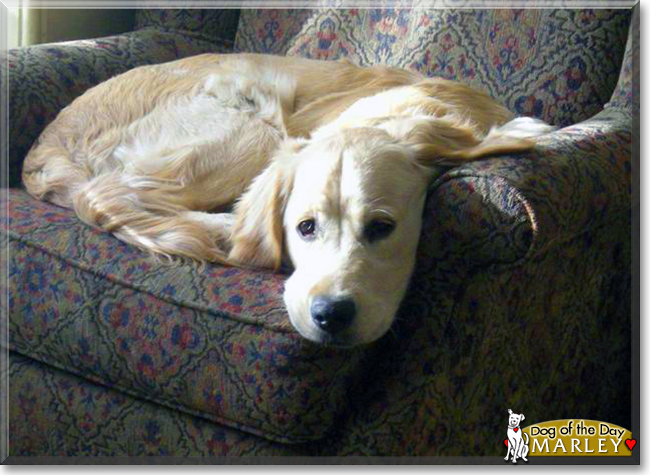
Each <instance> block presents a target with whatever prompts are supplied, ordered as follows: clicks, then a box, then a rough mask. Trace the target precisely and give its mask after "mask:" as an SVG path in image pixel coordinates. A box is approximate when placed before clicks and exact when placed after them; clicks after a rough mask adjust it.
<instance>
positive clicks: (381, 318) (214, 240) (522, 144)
mask: <svg viewBox="0 0 650 475" xmlns="http://www.w3.org/2000/svg"><path fill="white" fill-rule="evenodd" d="M550 130H552V129H551V128H550V127H549V126H547V125H546V124H544V123H543V122H540V121H536V120H533V119H526V118H518V119H515V118H514V115H513V114H512V113H511V112H510V111H508V110H507V109H506V108H504V107H502V106H501V105H499V104H498V103H497V102H495V101H494V100H493V99H491V98H490V97H489V96H487V95H485V94H483V93H481V92H478V91H475V90H473V89H471V88H470V87H468V86H466V85H463V84H460V83H457V82H453V81H448V80H444V79H433V78H426V77H424V76H422V75H420V74H419V73H417V72H414V71H407V70H402V69H398V68H389V67H380V66H378V67H360V66H357V65H354V64H352V63H351V62H349V61H345V60H344V61H317V60H310V59H302V58H289V57H279V56H271V55H256V54H230V55H216V54H206V55H199V56H194V57H190V58H185V59H181V60H177V61H173V62H170V63H165V64H160V65H151V66H142V67H139V68H135V69H133V70H131V71H128V72H126V73H124V74H122V75H119V76H116V77H114V78H112V79H110V80H108V81H106V82H104V83H102V84H100V85H98V86H96V87H94V88H92V89H90V90H88V91H87V92H86V93H84V94H83V95H82V96H80V97H79V98H77V99H76V100H75V101H73V102H72V104H70V105H69V106H68V107H66V108H65V109H63V110H62V111H61V112H60V113H59V115H58V117H57V118H56V119H55V120H54V121H53V122H52V123H51V124H50V125H48V127H47V128H46V129H45V131H44V132H43V133H42V135H41V136H40V138H39V139H38V141H37V142H36V143H35V144H34V146H33V147H32V149H31V150H30V152H29V154H28V155H27V157H26V159H25V162H24V166H23V183H24V184H25V186H26V189H27V191H28V192H29V193H30V194H32V195H33V196H35V197H36V198H39V199H42V200H47V201H50V202H52V203H54V204H57V205H59V206H64V207H68V208H73V209H74V210H75V211H76V213H77V215H78V216H79V218H80V219H81V220H83V221H85V222H86V223H88V224H90V225H92V226H95V227H97V228H100V229H102V230H104V231H107V232H110V233H112V234H113V235H115V236H116V237H117V238H119V239H121V240H123V241H125V242H127V243H130V244H133V245H135V246H138V247H140V248H142V249H144V250H147V251H149V252H152V253H154V254H156V255H160V256H166V257H170V258H175V257H178V256H180V257H185V258H190V259H194V260H197V261H203V262H205V261H211V262H216V263H220V264H224V265H232V266H245V267H254V268H264V269H271V270H278V269H280V268H281V267H283V266H284V267H289V268H290V269H293V273H292V275H291V276H290V277H289V278H288V280H287V282H286V286H285V293H284V301H285V303H286V307H287V310H288V314H289V317H290V321H291V323H292V324H293V326H294V327H295V328H296V330H297V331H298V332H299V333H300V334H301V335H302V336H304V337H305V338H307V339H309V340H312V341H314V342H318V343H321V344H328V345H333V346H341V347H350V346H355V345H358V344H363V343H369V342H372V341H374V340H376V339H378V338H379V337H381V336H382V335H383V334H385V333H386V332H387V330H388V329H389V327H390V326H391V323H392V321H393V319H394V316H395V314H396V312H397V309H398V306H399V304H400V302H401V300H402V299H403V297H404V294H405V292H406V288H407V284H408V281H409V278H410V276H411V273H412V271H413V268H414V264H415V254H416V247H417V244H418V239H419V234H420V226H421V219H422V212H423V205H424V200H425V195H426V191H427V186H428V185H429V183H430V182H431V181H432V180H433V178H434V177H436V176H438V175H440V174H441V173H442V172H443V171H444V170H446V169H448V168H449V167H451V166H455V165H457V164H460V163H463V162H465V161H469V160H476V159H479V158H481V157H485V156H492V155H496V154H503V153H511V152H513V153H514V152H521V151H524V150H528V149H530V148H532V147H533V145H534V142H532V141H531V140H530V137H534V136H536V135H540V134H543V133H547V132H549V131H550ZM233 203H234V205H233Z"/></svg>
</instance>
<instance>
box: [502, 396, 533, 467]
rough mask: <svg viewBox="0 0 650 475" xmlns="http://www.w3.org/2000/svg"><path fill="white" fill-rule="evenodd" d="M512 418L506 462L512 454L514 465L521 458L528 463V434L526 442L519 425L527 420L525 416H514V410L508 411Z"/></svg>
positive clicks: (509, 418) (509, 426) (510, 419)
mask: <svg viewBox="0 0 650 475" xmlns="http://www.w3.org/2000/svg"><path fill="white" fill-rule="evenodd" d="M508 413H509V414H510V416H509V417H508V451H507V452H506V458H505V460H506V461H508V457H509V456H510V454H512V463H517V458H518V457H520V458H521V459H522V460H523V461H524V462H528V459H527V458H526V456H527V455H528V442H529V440H530V439H529V438H528V434H525V436H526V442H524V437H523V435H522V432H521V428H520V427H519V424H520V423H521V421H523V420H524V419H525V417H524V415H523V414H514V413H513V412H512V409H508Z"/></svg>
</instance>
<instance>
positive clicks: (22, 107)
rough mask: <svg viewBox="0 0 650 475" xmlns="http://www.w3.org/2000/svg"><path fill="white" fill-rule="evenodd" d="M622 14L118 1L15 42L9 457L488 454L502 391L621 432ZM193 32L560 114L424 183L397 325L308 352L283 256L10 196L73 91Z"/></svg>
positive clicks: (161, 53)
mask: <svg viewBox="0 0 650 475" xmlns="http://www.w3.org/2000/svg"><path fill="white" fill-rule="evenodd" d="M631 16H632V15H631V11H629V10H591V11H586V10H517V11H510V10H495V11H489V10H480V11H471V10H459V11H453V10H417V11H410V10H408V9H403V10H400V9H387V10H282V11H278V10H242V11H241V12H238V11H235V10H224V11H219V10H209V11H202V10H194V11H138V12H137V13H136V17H137V25H138V29H137V30H136V31H134V32H132V33H127V34H125V35H120V36H119V37H114V38H108V39H101V40H87V41H82V42H71V43H65V44H57V45H42V46H35V47H31V48H26V49H22V50H15V51H11V52H9V61H8V68H9V88H10V104H9V110H10V132H9V134H10V135H9V140H10V175H11V180H10V186H11V189H10V190H9V192H8V200H7V201H6V202H5V203H3V208H2V209H3V210H6V212H5V211H3V215H2V217H1V218H2V221H3V224H4V225H5V227H6V229H5V232H4V234H5V237H4V239H5V242H7V243H8V246H9V263H8V268H9V274H8V284H7V285H8V292H9V293H8V295H9V301H8V307H9V315H10V321H9V327H10V347H11V368H10V373H11V374H10V414H9V415H10V420H11V422H10V423H11V432H10V455H11V456H12V457H16V458H15V460H20V457H25V456H35V455H39V456H56V455H67V456H102V455H103V456H145V455H146V456H151V455H158V456H160V455H164V456H177V457H188V456H201V457H207V456H219V457H241V456H253V455H254V456H264V455H275V456H278V455H279V456H300V455H303V456H304V455H308V456H352V455H362V456H406V455H409V456H467V455H499V454H502V452H503V446H502V441H501V440H502V439H501V437H502V434H503V433H504V424H505V420H506V414H507V409H508V408H509V407H512V408H513V409H516V410H517V411H520V412H524V413H525V414H526V419H527V420H530V421H531V422H535V421H545V420H552V419H561V418H576V417H583V418H589V419H597V420H603V421H608V422H611V423H614V424H618V425H621V426H623V427H627V428H631V424H632V414H631V404H632V403H631V372H630V361H631V341H632V336H631V327H632V321H631V200H630V187H631V155H632V147H633V130H634V129H633V117H634V113H635V107H637V105H636V104H638V97H637V96H635V94H636V93H635V89H634V87H633V86H634V85H635V84H638V82H637V83H635V82H634V81H633V68H632V65H633V62H634V61H635V59H634V58H635V54H636V53H637V52H638V41H636V40H635V38H634V35H633V33H634V32H635V31H637V32H638V27H637V28H636V29H635V28H629V24H630V18H631ZM628 31H629V33H628ZM626 41H627V43H626ZM626 44H627V47H626V46H625V45H626ZM207 51H212V52H227V51H256V52H265V53H274V54H293V55H305V56H310V57H319V58H326V59H333V58H337V57H340V56H350V57H351V58H353V59H354V60H356V61H358V62H360V63H362V64H371V63H376V62H382V63H388V64H393V65H398V66H403V67H413V68H416V69H419V70H421V71H423V72H425V73H427V74H431V75H442V76H445V77H448V78H452V79H460V80H464V81H466V82H469V83H470V84H472V85H474V86H475V87H479V88H482V89H484V90H487V91H488V92H490V93H492V94H493V95H494V96H495V97H497V98H498V99H500V100H502V101H503V102H504V103H505V104H507V105H508V106H509V107H511V108H512V109H513V110H515V111H517V112H518V113H520V114H527V115H535V116H537V117H540V118H543V119H545V120H547V121H548V122H550V123H553V124H555V125H557V126H559V130H557V131H556V132H554V133H552V134H549V135H548V136H545V137H543V138H542V139H540V140H539V147H538V148H537V149H536V150H535V151H533V152H530V153H528V154H525V155H523V156H516V157H515V156H513V157H500V158H495V159H489V160H484V161H480V162H476V163H470V164H466V165H463V166H461V167H459V168H456V169H453V170H451V171H449V172H447V173H445V174H443V175H441V176H440V177H438V178H437V179H436V181H435V182H434V183H433V185H432V187H431V191H430V193H429V197H428V200H427V206H426V210H425V218H424V228H423V232H422V237H421V243H420V249H419V251H418V252H419V255H418V264H417V268H416V272H415V275H414V276H413V279H412V282H411V286H410V290H409V292H408V294H407V297H406V299H405V301H404V303H403V305H402V307H401V310H400V313H399V315H398V320H397V324H396V325H395V328H394V331H392V332H391V333H389V334H388V335H387V336H386V337H385V338H383V339H381V340H380V341H378V342H376V343H375V344H373V345H370V346H366V347H360V348H356V349H354V350H336V349H329V348H322V347H318V346H316V345H313V344H311V343H309V342H306V341H303V340H302V339H301V338H300V337H299V336H298V335H297V334H296V333H295V332H294V331H293V330H292V328H291V327H290V325H289V323H288V318H287V316H286V314H285V312H284V309H283V305H282V299H281V290H282V285H283V280H284V276H283V275H281V274H272V273H268V272H255V271H250V270H243V269H231V268H223V267H219V266H216V265H214V266H213V265H210V266H207V267H206V268H203V269H202V268H199V267H198V266H196V265H194V264H192V263H189V262H188V263H185V264H182V265H180V266H176V267H169V266H166V265H164V264H160V263H157V262H156V261H154V260H152V259H150V258H149V257H148V256H147V255H145V254H144V253H142V252H140V251H139V250H137V249H134V248H131V247H129V246H128V245H126V244H124V243H121V242H120V241H117V240H116V239H114V238H113V237H111V236H107V235H105V234H102V233H99V232H96V231H95V230H93V229H91V228H89V227H88V226H85V225H84V224H82V223H80V222H79V221H78V220H77V219H76V218H75V216H74V213H72V212H71V211H69V210H66V209H61V208H58V207H56V206H53V205H50V204H48V203H43V202H39V201H36V200H34V199H32V198H31V197H29V196H28V195H27V194H26V193H25V192H24V191H22V190H20V182H19V176H20V174H19V168H20V163H21V161H22V159H23V158H24V155H25V154H26V152H27V150H28V148H29V146H30V144H31V143H33V141H34V140H36V138H37V136H38V134H39V133H40V131H41V130H42V128H43V127H44V126H45V124H46V123H47V122H48V121H49V120H51V119H52V118H53V117H54V116H55V114H56V112H57V111H58V110H60V108H62V107H64V106H65V105H66V104H67V103H69V102H70V101H71V100H72V99H73V98H74V97H76V96H77V95H79V94H81V93H82V92H83V90H85V89H87V88H88V87H90V86H92V85H94V84H96V83H98V82H100V81H101V80H103V79H106V78H108V77H109V76H111V75H114V74H117V73H118V72H121V71H123V70H126V69H128V68H131V67H134V66H136V65H139V64H145V63H150V62H161V61H167V60H171V59H173V58H176V57H180V56H183V55H188V54H198V53H202V52H207ZM636 112H638V110H636Z"/></svg>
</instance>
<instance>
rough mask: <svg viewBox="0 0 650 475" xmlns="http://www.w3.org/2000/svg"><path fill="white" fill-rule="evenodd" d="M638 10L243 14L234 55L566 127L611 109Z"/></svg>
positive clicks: (358, 11) (348, 11)
mask: <svg viewBox="0 0 650 475" xmlns="http://www.w3.org/2000/svg"><path fill="white" fill-rule="evenodd" d="M629 17H630V11H629V10H606V9H598V10H567V9H548V10H543V9H529V10H511V9H493V10H448V9H428V8H421V9H407V8H404V9H347V10H346V9H338V10H334V9H323V10H244V11H242V13H241V18H240V23H239V29H238V31H237V37H236V40H235V51H253V52H263V53H274V54H287V55H297V56H305V57H309V58H319V59H336V58H340V57H349V58H351V59H352V60H353V61H355V62H357V63H358V64H362V65H371V64H388V65H392V66H398V67H404V68H412V69H416V70H418V71H420V72H422V73H423V74H426V75H429V76H442V77H445V78H448V79H457V80H462V81H463V82H466V83H468V84H470V85H472V86H474V87H476V88H478V89H480V90H483V91H485V92H487V93H489V94H491V95H492V96H493V97H495V98H497V99H499V100H500V101H501V102H502V103H503V104H504V105H506V106H507V107H509V108H510V109H511V110H513V111H516V112H517V113H519V114H522V115H529V116H535V117H539V118H541V119H543V120H546V121H547V122H549V123H551V124H555V125H559V126H566V125H570V124H573V123H576V122H579V121H581V120H584V119H587V118H589V117H591V116H592V115H594V114H595V113H597V112H598V111H599V110H601V109H602V107H603V105H604V104H605V103H606V102H607V101H608V100H609V98H610V96H611V94H612V91H613V90H614V87H615V86H616V80H617V78H618V71H619V70H620V67H621V60H622V57H623V51H624V48H625V39H626V37H627V24H628V22H629Z"/></svg>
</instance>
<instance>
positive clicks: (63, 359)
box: [2, 190, 367, 442]
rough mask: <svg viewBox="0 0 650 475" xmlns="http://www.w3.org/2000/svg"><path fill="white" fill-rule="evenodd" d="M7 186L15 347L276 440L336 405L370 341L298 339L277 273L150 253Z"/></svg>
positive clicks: (328, 418) (323, 419) (311, 430)
mask: <svg viewBox="0 0 650 475" xmlns="http://www.w3.org/2000/svg"><path fill="white" fill-rule="evenodd" d="M8 196H9V198H8V203H6V202H4V203H2V207H3V208H2V209H3V210H5V209H7V210H8V212H7V214H6V215H4V216H2V220H3V222H4V223H3V224H6V225H8V239H9V249H10V260H9V283H8V286H9V313H10V315H11V318H10V345H11V349H12V350H14V351H16V352H18V353H20V354H22V355H25V356H28V357H31V358H33V359H35V360H38V361H40V362H44V363H47V364H50V365H52V366H55V367H57V368H60V369H63V370H66V371H69V372H71V373H74V374H77V375H80V376H82V377H85V378H87V379H89V380H92V381H94V382H98V383H100V384H103V385H106V386H109V387H114V388H116V389H119V390H121V391H124V392H126V393H129V394H132V395H135V396H137V397H141V398H145V399H149V400H152V401H155V402H157V403H160V404H164V405H166V406H169V407H172V408H175V409H179V410H182V411H185V412H187V413H190V414H194V415H199V416H202V417H205V418H208V419H211V420H213V421H216V422H219V423H223V424H225V425H228V426H231V427H236V428H240V429H242V430H245V431H248V432H251V433H254V434H257V435H262V436H264V437H266V438H269V439H271V440H276V441H280V442H301V441H305V440H312V439H318V438H320V437H322V436H323V435H324V434H325V432H326V431H327V430H328V429H329V428H330V427H331V426H332V425H333V423H334V421H336V419H337V417H338V416H339V415H340V414H341V412H342V411H345V409H346V407H347V400H348V398H347V394H346V390H347V387H348V384H349V379H354V373H355V370H356V369H357V368H358V367H359V365H360V362H361V361H362V359H363V357H364V355H365V354H366V352H367V349H363V348H362V349H356V350H335V349H328V348H324V347H322V346H319V345H315V344H312V343H309V342H307V341H306V340H304V339H303V338H301V337H300V336H299V335H298V334H297V333H296V332H295V331H294V330H293V328H292V327H291V325H290V324H289V322H288V317H287V315H286V313H285V309H284V305H283V302H282V290H283V283H284V280H285V277H286V276H284V275H280V274H273V273H269V272H256V271H252V270H243V269H235V268H226V267H219V266H213V265H206V266H205V267H204V268H201V267H200V266H199V265H197V264H194V263H182V264H177V265H170V264H167V263H163V262H159V261H157V260H156V259H154V258H153V257H151V256H149V255H147V254H146V253H144V252H141V251H139V250H138V249H136V248H134V247H132V246H128V245H126V244H124V243H122V242H120V241H118V240H117V239H115V238H113V237H112V236H110V235H108V234H106V233H102V232H100V231H98V230H96V229H94V228H92V227H90V226H87V225H85V224H83V223H81V222H80V221H79V220H78V219H77V218H76V217H75V215H74V213H73V212H72V211H71V210H68V209H64V208H59V207H56V206H53V205H51V204H48V203H44V202H40V201H37V200H35V199H33V198H31V197H30V196H29V195H27V194H26V193H25V192H23V191H19V190H10V191H9V195H8ZM3 201H4V200H3ZM3 214H4V212H3Z"/></svg>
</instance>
